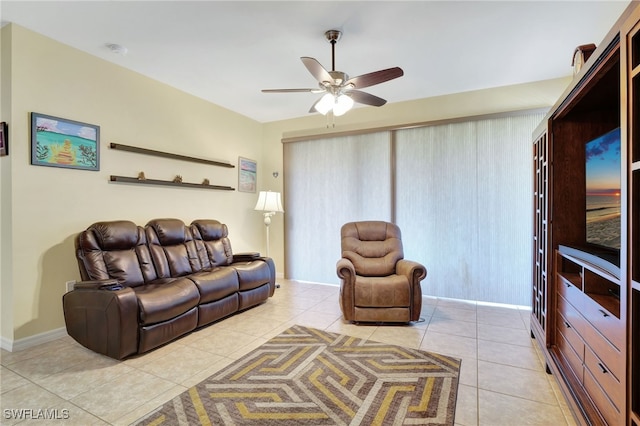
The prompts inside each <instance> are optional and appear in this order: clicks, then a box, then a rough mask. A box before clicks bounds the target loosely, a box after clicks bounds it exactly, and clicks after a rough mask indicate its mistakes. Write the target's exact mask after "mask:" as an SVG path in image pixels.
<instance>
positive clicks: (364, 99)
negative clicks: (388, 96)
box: [347, 90, 387, 107]
mask: <svg viewBox="0 0 640 426" xmlns="http://www.w3.org/2000/svg"><path fill="white" fill-rule="evenodd" d="M347 95H348V96H350V97H351V99H353V100H354V102H358V103H360V104H365V105H371V106H377V107H379V106H382V105H384V104H386V103H387V101H386V100H385V99H382V98H379V97H377V96H375V95H372V94H370V93H367V92H361V91H359V90H349V91H348V92H347Z"/></svg>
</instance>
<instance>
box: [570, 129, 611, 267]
mask: <svg viewBox="0 0 640 426" xmlns="http://www.w3.org/2000/svg"><path fill="white" fill-rule="evenodd" d="M620 155H621V154H620V129H619V128H617V129H614V130H612V131H610V132H608V133H605V134H604V135H602V136H599V137H597V138H595V139H593V140H591V141H589V142H587V143H586V147H585V159H586V161H585V177H586V179H585V181H586V188H585V189H586V202H585V216H586V230H585V237H586V238H585V244H584V245H581V246H579V247H569V246H564V245H561V246H560V247H559V249H560V251H561V252H563V253H566V254H570V255H572V256H575V257H578V258H581V259H584V260H586V261H588V262H590V263H592V264H594V265H597V266H599V267H600V268H602V269H604V270H606V271H608V272H609V273H611V274H613V275H614V276H617V277H620V241H621V240H620V235H621V231H622V228H621V224H620V212H621V209H620V182H621V176H622V163H621V156H620Z"/></svg>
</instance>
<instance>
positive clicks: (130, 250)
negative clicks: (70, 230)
mask: <svg viewBox="0 0 640 426" xmlns="http://www.w3.org/2000/svg"><path fill="white" fill-rule="evenodd" d="M75 248H76V258H77V260H78V265H79V268H80V275H81V277H82V279H83V280H85V281H88V280H106V279H116V280H118V282H119V283H120V284H122V285H126V286H129V287H136V286H139V285H143V284H144V283H145V282H147V281H151V280H154V279H156V278H157V276H156V271H155V269H154V267H153V263H152V261H151V256H150V254H149V250H148V247H147V245H146V238H145V234H144V230H143V229H142V227H140V226H138V225H136V224H135V223H133V222H130V221H127V220H117V221H108V222H96V223H94V224H93V225H91V226H89V228H87V229H86V230H85V231H83V232H81V233H80V234H78V235H77V237H76V240H75Z"/></svg>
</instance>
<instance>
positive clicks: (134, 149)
mask: <svg viewBox="0 0 640 426" xmlns="http://www.w3.org/2000/svg"><path fill="white" fill-rule="evenodd" d="M109 147H110V148H111V149H117V150H120V151H128V152H135V153H138V154H145V155H153V156H156V157H164V158H172V159H174V160H183V161H190V162H192V163H201V164H209V165H211V166H219V167H228V168H234V167H235V166H234V165H233V164H231V163H228V162H224V161H216V160H207V159H205V158H197V157H189V156H187V155H180V154H172V153H170V152H162V151H155V150H153V149H146V148H139V147H137V146H130V145H123V144H120V143H110V144H109Z"/></svg>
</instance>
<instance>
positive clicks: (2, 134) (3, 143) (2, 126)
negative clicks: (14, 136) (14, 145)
mask: <svg viewBox="0 0 640 426" xmlns="http://www.w3.org/2000/svg"><path fill="white" fill-rule="evenodd" d="M5 155H9V127H8V126H7V123H5V122H4V121H3V122H1V123H0V157H4V156H5Z"/></svg>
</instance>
